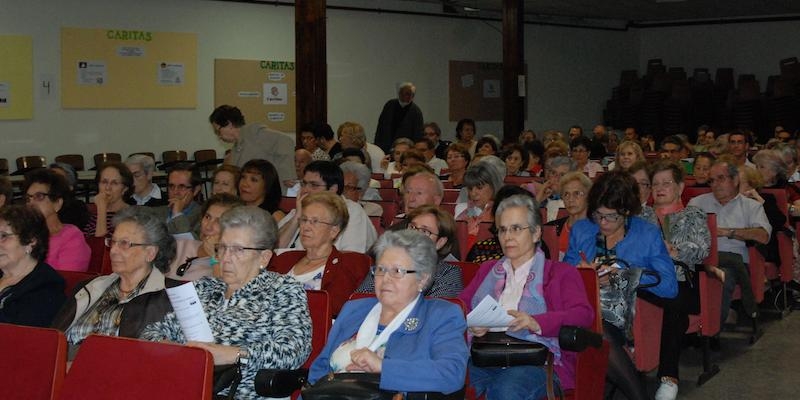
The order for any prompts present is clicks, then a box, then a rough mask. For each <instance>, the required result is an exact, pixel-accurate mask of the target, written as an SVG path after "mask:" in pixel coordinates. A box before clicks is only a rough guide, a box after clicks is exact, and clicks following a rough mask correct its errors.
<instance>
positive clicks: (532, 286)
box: [459, 195, 594, 400]
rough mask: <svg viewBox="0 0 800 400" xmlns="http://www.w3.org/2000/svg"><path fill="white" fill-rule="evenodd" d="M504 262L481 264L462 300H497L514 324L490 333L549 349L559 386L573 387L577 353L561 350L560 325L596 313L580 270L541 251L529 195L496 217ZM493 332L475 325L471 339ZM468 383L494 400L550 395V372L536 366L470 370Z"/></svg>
mask: <svg viewBox="0 0 800 400" xmlns="http://www.w3.org/2000/svg"><path fill="white" fill-rule="evenodd" d="M495 225H496V227H497V231H498V234H497V237H498V239H499V241H500V246H501V247H502V248H503V254H504V256H503V258H501V259H500V260H492V261H487V262H485V263H483V264H481V267H480V269H479V270H478V272H477V274H476V275H475V277H474V278H473V279H472V282H470V284H469V285H468V286H467V287H466V288H465V289H464V292H463V293H461V296H459V298H460V299H461V300H463V301H464V303H465V304H466V305H467V308H468V309H471V308H473V307H475V306H477V305H478V303H480V302H481V301H482V300H483V299H484V298H486V297H487V296H488V297H491V298H493V299H494V300H495V301H497V302H498V303H499V304H500V305H501V306H502V307H503V309H505V310H507V313H508V314H509V315H510V316H511V317H513V320H512V321H511V322H510V323H509V325H508V326H507V327H503V328H492V329H491V330H492V331H500V332H506V334H507V335H509V336H512V337H515V338H518V339H522V340H526V341H531V342H536V343H541V344H543V345H545V346H547V347H548V348H549V349H550V351H551V352H552V353H553V354H554V357H555V360H556V362H555V371H556V375H557V379H558V380H559V381H560V384H561V387H562V388H564V389H570V388H574V387H575V361H576V355H575V354H574V353H570V352H567V351H561V350H560V348H559V345H558V333H559V330H560V329H561V326H562V325H575V326H580V327H588V326H589V325H590V324H591V323H592V320H593V318H594V311H593V310H592V306H591V305H590V304H589V301H588V299H587V298H586V291H585V289H584V287H583V281H582V280H581V278H580V276H579V275H578V272H577V271H576V270H575V269H574V268H572V267H571V266H570V265H567V264H565V263H562V262H557V261H550V260H547V259H545V255H544V253H543V252H542V250H541V249H540V247H539V243H540V240H541V236H542V227H541V219H540V214H539V207H538V205H537V204H536V201H535V200H534V199H533V198H531V197H530V196H527V195H513V196H510V197H508V198H506V199H505V200H503V201H501V202H500V204H499V205H498V207H497V212H496V215H495ZM489 331H490V329H489V328H486V327H471V328H470V333H471V334H472V335H473V336H484V335H486V334H487V332H489ZM469 381H470V384H472V385H473V386H474V387H475V392H476V394H477V395H480V394H485V395H486V398H487V399H489V400H494V399H498V400H499V399H531V400H534V399H541V398H543V397H544V396H545V394H546V385H547V374H546V372H545V370H544V369H543V368H541V367H538V366H515V367H509V368H500V367H496V368H495V367H477V366H475V365H473V364H470V366H469Z"/></svg>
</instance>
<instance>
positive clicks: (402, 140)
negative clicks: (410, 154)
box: [392, 137, 414, 161]
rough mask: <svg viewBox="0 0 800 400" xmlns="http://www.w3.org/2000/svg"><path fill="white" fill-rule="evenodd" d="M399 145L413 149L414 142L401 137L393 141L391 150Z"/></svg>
mask: <svg viewBox="0 0 800 400" xmlns="http://www.w3.org/2000/svg"><path fill="white" fill-rule="evenodd" d="M401 144H405V145H408V147H410V148H412V149H413V148H414V141H413V140H411V139H409V138H407V137H401V138H397V139H395V140H394V142H392V148H395V147H397V146H398V145H401ZM395 161H398V160H395Z"/></svg>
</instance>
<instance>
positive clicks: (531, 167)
mask: <svg viewBox="0 0 800 400" xmlns="http://www.w3.org/2000/svg"><path fill="white" fill-rule="evenodd" d="M523 148H524V149H525V152H527V153H528V165H526V166H525V170H526V171H528V173H529V174H530V175H531V176H542V171H543V170H544V165H543V164H544V144H542V142H541V141H539V140H534V141H532V142H528V143H526V144H524V145H523Z"/></svg>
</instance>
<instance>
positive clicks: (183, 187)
mask: <svg viewBox="0 0 800 400" xmlns="http://www.w3.org/2000/svg"><path fill="white" fill-rule="evenodd" d="M191 188H192V187H191V186H189V185H174V184H170V185H168V186H167V189H169V190H172V191H180V192H184V191H187V190H190V189H191Z"/></svg>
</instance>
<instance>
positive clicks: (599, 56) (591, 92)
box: [0, 0, 640, 169]
mask: <svg viewBox="0 0 800 400" xmlns="http://www.w3.org/2000/svg"><path fill="white" fill-rule="evenodd" d="M2 10H3V11H2V13H0V34H22V35H31V36H32V37H33V45H34V80H38V78H39V76H40V75H42V74H50V75H53V76H55V77H56V82H55V91H53V92H52V94H51V95H50V96H48V97H46V98H43V97H40V95H39V94H38V91H37V92H36V95H35V102H34V118H33V119H32V120H22V121H0V138H2V139H1V140H2V143H3V145H2V146H0V157H2V158H8V159H9V161H10V162H11V163H13V160H14V159H15V158H16V157H17V156H20V155H31V154H38V155H44V156H46V157H47V158H48V160H52V159H53V158H54V157H55V156H56V155H58V154H65V153H81V154H83V155H84V156H85V157H86V158H87V163H89V164H91V161H89V159H90V157H91V155H92V154H94V153H97V152H101V151H114V152H120V153H122V154H123V155H127V154H128V153H131V152H136V151H153V152H155V153H157V154H159V153H160V152H161V151H163V150H169V149H184V150H188V151H190V152H191V151H194V150H196V149H201V148H216V149H217V150H218V151H221V150H223V146H222V144H221V143H219V142H218V141H217V140H216V139H215V137H214V136H213V134H212V133H211V129H210V127H209V126H208V124H207V122H206V121H207V117H208V114H209V113H210V112H211V110H212V109H213V106H214V105H213V61H214V59H215V58H241V59H272V60H294V9H293V8H291V7H283V6H282V7H275V6H270V5H254V4H240V3H228V2H225V3H223V2H216V1H207V0H170V1H161V0H137V1H136V2H131V1H123V0H81V1H78V0H62V1H46V0H2ZM489 25H491V26H489ZM62 26H69V27H87V28H120V29H137V30H151V31H174V32H196V33H197V34H198V78H199V79H198V80H199V86H198V106H197V109H194V110H63V109H61V107H60V92H59V90H58V87H59V86H60V85H59V80H60V78H59V76H58V75H59V71H60V47H59V42H60V28H61V27H62ZM500 26H501V24H500V23H499V22H488V23H487V22H482V21H472V20H455V19H445V18H436V17H419V16H402V15H393V14H386V13H381V14H379V13H362V12H359V13H356V12H345V11H338V10H329V12H328V32H327V35H328V65H329V72H328V83H329V87H328V94H329V101H328V109H329V112H328V114H329V122H330V124H331V125H332V126H333V127H334V129H335V128H336V126H337V125H338V124H339V123H341V122H343V121H346V120H352V121H357V122H360V123H362V124H363V125H364V126H365V128H366V130H367V131H368V132H369V135H370V136H371V134H372V131H373V130H374V128H375V126H376V124H377V119H378V115H379V113H380V110H381V107H382V105H383V103H384V102H385V101H386V100H387V99H389V98H391V97H393V96H394V87H395V84H396V83H397V82H401V81H405V80H410V81H413V82H415V83H416V84H417V86H418V88H419V89H418V95H417V99H416V101H417V103H418V104H419V105H420V107H421V108H422V110H423V113H424V115H425V119H426V120H433V121H437V122H439V123H440V124H441V125H442V127H443V130H444V131H445V137H452V135H453V132H454V126H455V123H454V122H447V121H446V120H447V116H448V112H447V110H448V90H447V76H448V75H447V68H448V61H449V60H451V59H454V60H471V61H495V62H500V61H501V60H502V44H501V37H502V35H501V34H500V32H498V30H499V29H500ZM493 27H494V28H493ZM636 40H637V38H636V35H635V34H633V33H631V32H610V31H600V30H588V29H574V28H559V27H542V26H532V25H526V30H525V47H526V62H527V64H528V68H529V92H528V94H529V96H530V97H529V101H528V124H527V126H529V127H533V128H534V129H536V130H537V131H542V130H544V129H551V128H555V129H561V130H564V129H566V127H567V126H569V125H571V124H573V123H579V124H582V125H584V126H589V125H591V124H593V123H595V122H597V121H599V120H600V117H601V113H602V107H603V102H604V101H605V99H607V98H608V97H609V96H610V92H611V87H613V86H614V84H615V82H616V80H617V79H618V76H619V71H620V70H622V69H627V68H631V67H632V66H634V65H636V64H637V62H639V60H640V57H639V55H638V53H639V49H638V46H637V41H636ZM400 55H402V57H401V56H400ZM478 129H479V132H482V133H490V132H501V131H502V126H501V124H500V122H478ZM12 169H14V167H13V166H12Z"/></svg>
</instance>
